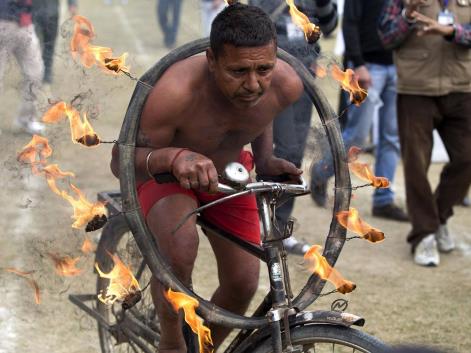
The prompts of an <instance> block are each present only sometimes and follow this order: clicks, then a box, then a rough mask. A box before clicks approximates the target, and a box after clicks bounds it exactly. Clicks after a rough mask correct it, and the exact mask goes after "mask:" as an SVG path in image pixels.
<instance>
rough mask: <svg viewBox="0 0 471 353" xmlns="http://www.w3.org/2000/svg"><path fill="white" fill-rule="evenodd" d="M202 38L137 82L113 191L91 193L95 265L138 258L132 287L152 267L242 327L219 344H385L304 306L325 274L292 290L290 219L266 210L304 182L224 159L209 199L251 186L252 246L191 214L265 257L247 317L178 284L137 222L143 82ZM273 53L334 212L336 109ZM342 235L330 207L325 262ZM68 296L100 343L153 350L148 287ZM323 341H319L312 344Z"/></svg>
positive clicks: (359, 321) (234, 349) (342, 170)
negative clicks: (295, 85)
mask: <svg viewBox="0 0 471 353" xmlns="http://www.w3.org/2000/svg"><path fill="white" fill-rule="evenodd" d="M208 45H209V42H208V39H202V40H198V41H195V42H192V43H189V44H187V45H185V46H183V47H181V48H177V49H175V50H174V51H172V52H171V53H169V54H168V55H167V56H166V57H164V58H162V59H161V60H160V61H159V62H158V63H157V64H156V65H155V66H154V67H152V68H151V69H150V70H149V71H148V72H147V73H146V74H144V75H143V76H142V77H141V79H140V80H139V81H138V84H137V85H136V89H135V91H134V93H133V96H132V98H131V102H130V104H129V107H128V110H127V112H126V117H125V119H124V123H123V126H122V129H121V134H120V137H119V152H120V185H121V193H119V192H103V193H100V194H99V198H100V199H101V200H102V201H106V202H107V207H108V210H109V212H110V215H111V216H112V217H113V218H112V219H111V220H110V221H109V222H108V224H107V225H106V226H105V228H104V230H103V232H102V236H101V239H100V242H99V245H98V249H97V252H96V259H97V262H98V264H99V267H100V268H101V269H102V270H103V271H109V270H111V268H112V265H113V263H112V260H111V258H110V256H109V254H108V253H107V252H110V253H117V254H118V255H120V257H121V258H122V260H123V261H124V262H125V263H127V264H134V265H135V266H134V268H137V272H136V274H135V277H136V278H137V280H138V281H139V282H140V284H141V288H142V286H144V285H146V284H147V282H148V280H149V279H150V276H151V275H154V276H156V277H157V278H158V279H159V280H160V281H161V282H162V283H163V284H164V285H166V286H167V287H169V288H171V289H172V290H174V291H179V292H183V293H185V294H187V295H189V296H192V297H194V298H196V299H197V300H198V302H199V307H198V308H197V313H198V314H199V315H200V316H201V317H203V318H204V319H205V320H206V321H208V322H210V323H212V324H218V325H223V326H226V327H232V328H239V329H241V331H240V332H239V333H238V334H237V336H236V337H235V338H234V340H233V341H232V342H231V343H230V345H229V347H228V348H227V349H226V350H225V353H243V352H256V353H268V352H274V353H281V352H283V353H285V352H299V353H301V352H322V351H323V350H322V349H324V348H326V347H327V349H329V351H332V349H333V351H335V349H337V348H340V349H341V350H340V352H344V351H345V349H347V348H348V349H350V350H351V351H360V352H370V353H375V352H383V351H384V350H385V349H386V348H387V347H386V346H385V345H384V344H383V343H382V342H380V341H379V340H377V339H376V338H374V337H372V336H369V335H367V334H365V333H363V332H361V331H358V330H356V329H353V328H351V326H352V325H359V326H361V325H363V324H364V319H363V318H361V317H359V316H356V315H352V314H348V313H344V312H336V311H303V310H304V309H305V308H306V307H307V306H308V305H310V304H311V303H312V302H314V301H315V300H316V299H317V298H318V296H319V295H320V294H321V291H322V289H323V287H324V285H325V280H323V279H321V278H320V277H319V276H318V275H317V274H316V273H313V274H312V275H311V276H310V278H309V279H308V281H307V283H306V285H305V286H304V288H303V289H302V290H301V292H300V293H299V294H298V295H297V296H294V295H293V293H292V291H291V286H290V281H289V272H288V265H287V262H286V257H287V255H286V251H285V250H284V247H283V242H282V240H283V239H284V238H286V237H289V236H290V235H291V232H292V227H291V226H292V224H288V226H287V227H286V228H285V229H284V230H283V231H281V232H280V231H275V228H276V226H275V224H276V223H274V222H275V220H274V216H275V209H276V206H277V204H278V203H281V202H283V200H286V198H289V197H296V196H300V195H304V194H307V193H308V192H309V188H308V187H307V185H306V183H305V182H303V183H302V184H299V185H298V184H286V183H282V182H278V181H269V180H267V179H266V178H264V179H265V180H263V181H257V182H253V183H247V180H245V179H244V178H241V175H240V173H242V174H244V171H243V170H242V169H241V166H237V165H236V167H234V166H232V167H231V168H232V169H233V170H235V171H236V172H230V171H227V169H226V179H228V180H230V181H232V183H231V185H225V184H220V185H219V190H220V191H221V192H225V193H227V194H228V196H225V197H224V198H223V199H220V200H217V201H215V202H217V203H219V202H223V201H224V199H227V198H232V197H237V195H241V194H245V193H255V194H256V196H257V203H258V208H259V215H260V220H261V225H262V227H261V228H262V243H261V245H260V246H257V245H254V244H251V243H248V242H245V241H243V240H241V239H239V238H237V237H236V236H234V235H232V234H230V233H228V232H225V231H223V230H221V229H219V228H218V227H216V226H214V225H212V224H209V223H207V222H206V221H205V220H204V219H201V218H198V224H199V225H200V226H201V227H202V228H203V229H209V230H210V231H211V232H213V233H215V234H217V235H219V236H221V237H223V238H225V239H228V240H229V241H232V242H234V243H235V244H237V245H238V246H240V247H242V248H243V249H245V250H246V251H248V252H250V253H251V254H253V255H255V256H257V257H258V258H260V259H261V260H262V261H264V262H265V263H267V267H268V271H269V278H270V292H269V293H268V295H267V296H266V297H265V299H264V300H263V301H262V303H261V304H260V305H259V306H258V308H257V309H256V310H255V312H254V314H253V315H252V316H251V317H246V316H240V315H236V314H233V313H231V312H228V311H226V310H224V309H222V308H219V307H216V306H214V305H212V304H211V303H210V302H208V301H206V300H204V299H203V298H201V297H199V296H198V295H197V294H195V293H194V292H193V291H192V290H191V289H190V288H187V287H185V286H184V285H183V284H182V283H181V282H180V281H179V280H178V279H177V278H176V277H175V276H174V275H173V274H172V273H171V272H170V271H169V268H168V266H167V265H166V263H165V260H164V259H163V257H162V255H161V254H160V252H159V250H158V248H157V246H156V243H155V240H154V238H153V236H152V234H150V232H149V230H148V229H147V227H146V224H145V221H144V219H143V217H142V214H141V212H140V207H139V203H138V201H137V195H136V188H135V176H134V149H135V139H136V135H137V129H138V124H139V117H140V113H141V112H142V108H143V105H144V103H145V99H146V97H147V94H148V93H149V87H152V86H153V84H155V82H156V81H157V80H158V78H159V77H160V76H161V75H162V73H163V72H164V71H165V70H166V68H167V67H169V66H170V65H171V64H172V63H173V62H175V61H178V60H181V59H183V58H186V57H189V56H191V55H195V54H197V53H199V52H201V51H202V50H204V49H206V48H207V47H208ZM278 56H279V57H281V58H282V59H283V60H285V61H287V62H288V63H289V64H291V66H292V67H293V68H295V70H296V71H297V73H298V74H299V76H300V77H301V79H302V80H303V82H304V85H305V90H306V92H307V93H308V95H309V96H310V98H311V100H312V101H313V103H314V105H315V107H316V109H317V111H318V113H319V116H320V117H321V120H322V121H323V123H324V127H325V129H326V133H327V136H328V138H329V142H330V145H331V149H332V153H333V157H334V166H335V183H336V189H335V203H334V209H333V215H335V214H336V213H337V212H338V211H339V210H345V209H348V206H349V201H350V193H351V185H350V178H349V172H348V168H347V167H346V163H343V162H342V161H345V160H346V155H345V150H344V148H343V143H342V139H341V134H340V130H339V128H338V123H337V122H336V117H335V115H334V113H333V112H332V109H331V108H330V106H329V104H328V103H327V101H326V99H325V98H324V96H323V94H322V92H321V91H319V90H318V88H317V87H316V85H315V83H314V81H313V77H312V75H311V74H310V73H309V72H308V71H307V69H305V68H304V67H303V66H302V64H300V63H299V62H298V61H297V60H296V59H295V58H293V57H292V56H291V55H289V54H287V53H286V52H284V51H283V50H281V49H279V50H278ZM231 168H229V169H231ZM242 168H243V167H242ZM237 171H238V173H239V174H238V173H237ZM245 172H246V171H245ZM244 175H245V174H244ZM242 179H244V180H245V181H244V180H242ZM221 200H222V201H221ZM203 207H209V206H208V205H206V206H203ZM199 210H201V208H200V209H199ZM197 211H198V210H197ZM290 225H291V226H290ZM131 233H132V235H131ZM345 240H346V230H345V229H344V228H343V227H342V226H341V225H340V224H339V223H338V221H337V219H336V217H335V216H333V218H332V222H331V225H330V229H329V234H328V236H327V239H326V242H325V246H324V253H323V256H324V257H325V258H326V260H327V262H328V263H329V264H330V265H331V266H334V265H335V262H336V260H337V258H338V255H339V253H340V251H341V249H342V247H343V244H344V242H345ZM106 285H107V280H104V279H102V278H100V277H99V278H98V281H97V293H99V292H100V291H101V290H102V289H104V288H105V286H106ZM70 299H71V300H72V302H74V303H75V304H76V305H78V306H79V307H80V308H81V309H83V310H85V311H86V312H87V313H88V314H90V315H92V316H93V317H94V318H95V319H96V320H97V321H98V331H99V337H100V345H101V349H102V352H104V353H114V352H122V351H133V352H145V353H148V352H153V351H155V347H156V346H157V343H158V340H159V324H158V319H157V317H156V312H155V310H154V308H153V304H152V300H151V298H150V295H149V291H145V290H144V291H143V292H142V298H126V299H125V301H124V302H123V304H122V305H121V306H118V305H117V304H114V305H113V306H111V307H109V306H105V304H103V303H101V302H100V301H98V300H97V298H96V294H93V295H92V294H90V295H71V296H70ZM137 299H140V300H139V301H138V300H137ZM89 301H92V302H96V309H94V308H91V307H90V306H88V305H86V304H85V303H86V302H89ZM136 302H137V303H136ZM186 337H188V344H189V352H197V351H198V348H197V347H196V344H195V342H194V339H192V335H191V334H189V335H186ZM192 341H193V342H192ZM323 344H326V346H322V347H321V345H323Z"/></svg>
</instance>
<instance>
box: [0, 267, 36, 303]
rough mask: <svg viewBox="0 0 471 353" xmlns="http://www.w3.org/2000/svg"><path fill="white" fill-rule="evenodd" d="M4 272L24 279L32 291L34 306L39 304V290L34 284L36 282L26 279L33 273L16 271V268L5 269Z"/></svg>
mask: <svg viewBox="0 0 471 353" xmlns="http://www.w3.org/2000/svg"><path fill="white" fill-rule="evenodd" d="M5 271H7V272H10V273H14V274H15V275H18V276H20V277H23V278H24V279H26V281H27V282H28V284H29V285H30V286H31V288H33V290H34V301H35V302H36V304H40V303H41V293H40V290H39V286H38V284H37V283H36V281H35V280H34V279H32V278H29V277H28V276H29V275H31V274H32V273H33V272H34V271H27V272H25V271H20V270H17V269H16V268H12V267H8V268H6V269H5Z"/></svg>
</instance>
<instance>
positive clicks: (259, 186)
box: [154, 173, 309, 195]
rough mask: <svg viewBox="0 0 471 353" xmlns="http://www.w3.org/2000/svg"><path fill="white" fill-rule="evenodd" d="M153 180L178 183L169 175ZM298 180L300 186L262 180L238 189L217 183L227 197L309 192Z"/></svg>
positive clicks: (304, 184) (303, 181)
mask: <svg viewBox="0 0 471 353" xmlns="http://www.w3.org/2000/svg"><path fill="white" fill-rule="evenodd" d="M154 179H155V181H156V182H157V183H158V184H166V183H178V179H177V178H176V177H175V176H174V175H172V174H171V173H160V174H155V175H154ZM300 180H301V183H300V184H286V183H279V182H273V181H263V180H262V181H257V182H254V183H248V184H247V185H245V186H241V187H240V188H234V187H232V186H230V185H227V184H223V183H218V191H219V192H221V193H224V194H228V195H232V194H237V193H242V192H246V191H251V192H254V193H258V192H265V191H273V190H280V191H284V192H287V193H290V194H303V193H306V192H309V186H308V184H307V183H306V181H305V180H304V178H303V177H302V176H301V177H300Z"/></svg>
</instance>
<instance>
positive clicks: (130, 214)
mask: <svg viewBox="0 0 471 353" xmlns="http://www.w3.org/2000/svg"><path fill="white" fill-rule="evenodd" d="M208 47H209V39H208V38H204V39H199V40H196V41H193V42H190V43H188V44H186V45H184V46H181V47H179V48H176V49H174V50H173V51H171V52H170V53H169V54H167V55H166V56H164V57H163V58H162V59H161V60H160V61H159V62H157V63H156V64H155V65H154V66H153V67H151V68H150V69H149V70H148V71H147V72H146V73H145V74H144V75H143V76H142V77H141V78H140V81H142V82H143V83H144V84H142V83H140V82H138V83H137V85H136V88H135V90H134V93H133V95H132V97H131V100H130V103H129V105H128V109H127V111H126V116H125V118H124V121H123V125H122V127H121V132H120V135H119V170H120V178H119V179H120V186H121V194H122V200H123V201H122V209H123V212H124V214H125V216H126V220H127V222H128V224H129V227H130V229H131V231H132V233H133V235H134V238H135V240H136V243H137V245H138V246H139V249H140V250H141V254H142V256H143V257H144V259H145V261H146V263H147V264H148V266H149V268H150V270H151V271H152V273H153V274H154V275H155V276H156V277H157V278H158V279H159V280H160V281H161V282H162V283H163V284H164V285H166V286H168V287H170V288H172V289H173V290H176V291H179V292H183V293H185V294H187V295H190V296H192V297H195V298H196V299H197V300H198V301H199V303H200V304H199V307H198V309H197V312H198V314H199V315H200V316H202V317H204V318H205V319H206V320H207V321H209V322H211V323H213V324H217V325H222V326H226V327H233V328H246V329H251V328H258V327H262V326H264V325H266V324H267V323H268V321H267V319H266V318H265V317H246V316H241V315H236V314H233V313H231V312H229V311H227V310H225V309H222V308H220V307H218V306H216V305H214V304H212V303H211V302H209V301H206V300H205V299H203V298H201V297H199V296H198V295H197V294H195V293H194V292H192V291H191V290H190V289H188V288H187V287H186V286H185V285H183V284H182V283H181V281H179V280H178V279H177V278H176V276H175V275H174V274H173V273H172V272H171V270H170V266H169V265H168V264H167V263H166V261H165V260H164V258H163V256H162V255H161V253H160V252H159V250H158V247H157V244H156V242H155V239H154V237H153V236H152V234H151V232H150V230H149V229H148V227H147V225H146V222H145V219H144V217H143V215H142V212H141V211H140V205H139V201H138V197H137V191H136V178H135V170H134V153H135V142H136V138H137V133H138V129H139V121H140V117H141V113H142V110H143V107H144V104H145V102H146V99H147V96H148V94H149V93H150V89H149V87H148V86H147V85H151V86H153V85H154V84H155V83H156V82H157V80H158V79H159V78H160V77H161V76H162V74H163V73H164V72H165V70H166V69H167V68H168V67H169V66H171V65H172V64H174V63H175V62H177V61H180V60H182V59H185V58H188V57H191V56H193V55H196V54H198V53H201V52H203V51H204V50H206V49H207V48H208ZM277 56H278V57H279V58H280V59H282V60H284V61H286V62H287V63H288V64H290V65H291V66H292V67H293V69H294V70H295V71H296V72H297V73H298V75H299V77H300V78H301V79H302V81H303V83H304V87H305V91H306V92H307V94H308V96H309V97H310V99H311V100H312V102H313V104H314V106H315V107H316V109H317V112H318V114H319V116H320V119H321V121H322V123H323V125H324V127H325V131H326V134H327V138H328V140H329V144H330V147H331V152H332V155H333V160H334V170H335V186H336V188H335V202H334V208H333V217H332V221H331V224H330V229H329V235H328V236H327V239H326V242H325V244H324V253H323V255H324V256H325V257H326V259H327V261H328V263H329V264H330V265H331V266H334V265H335V262H336V261H337V258H338V256H339V254H340V251H341V250H342V247H343V244H344V242H345V238H346V230H345V229H344V228H343V227H342V226H340V224H339V223H338V221H337V219H336V217H335V215H336V214H337V212H339V211H340V210H348V207H349V204H350V194H351V191H350V175H349V172H348V167H347V164H346V163H344V162H343V161H345V160H346V153H345V148H344V146H343V140H342V135H341V133H340V127H339V125H338V122H337V119H336V115H335V113H334V112H333V110H332V108H331V107H330V105H329V103H328V101H327V99H326V98H325V96H324V94H323V93H322V92H321V91H320V90H319V88H318V87H317V86H316V84H315V82H314V77H313V75H312V74H311V73H310V72H309V71H308V70H307V69H306V67H305V66H304V65H303V64H302V63H301V62H300V61H298V60H297V59H296V58H294V57H293V56H291V55H290V54H288V53H287V52H285V51H284V50H282V49H279V48H278V53H277ZM324 284H325V280H322V279H321V278H320V277H319V276H318V275H317V274H313V275H311V276H310V277H309V279H308V281H307V283H306V285H305V286H304V288H303V289H302V290H301V292H300V293H299V294H298V296H297V297H296V298H295V299H294V301H293V304H294V306H295V307H297V308H299V309H300V310H303V309H304V308H306V307H307V306H308V305H310V304H311V303H312V302H313V301H314V300H315V299H317V297H318V296H319V293H320V292H321V290H322V288H323V287H324Z"/></svg>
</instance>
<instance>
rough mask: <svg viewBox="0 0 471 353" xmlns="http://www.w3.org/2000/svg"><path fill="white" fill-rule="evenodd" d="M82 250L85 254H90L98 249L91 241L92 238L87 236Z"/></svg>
mask: <svg viewBox="0 0 471 353" xmlns="http://www.w3.org/2000/svg"><path fill="white" fill-rule="evenodd" d="M81 250H82V252H83V253H84V254H90V253H92V252H95V250H96V247H95V245H94V244H93V243H92V242H91V240H90V239H88V238H87V237H85V239H84V241H83V244H82V247H81Z"/></svg>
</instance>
